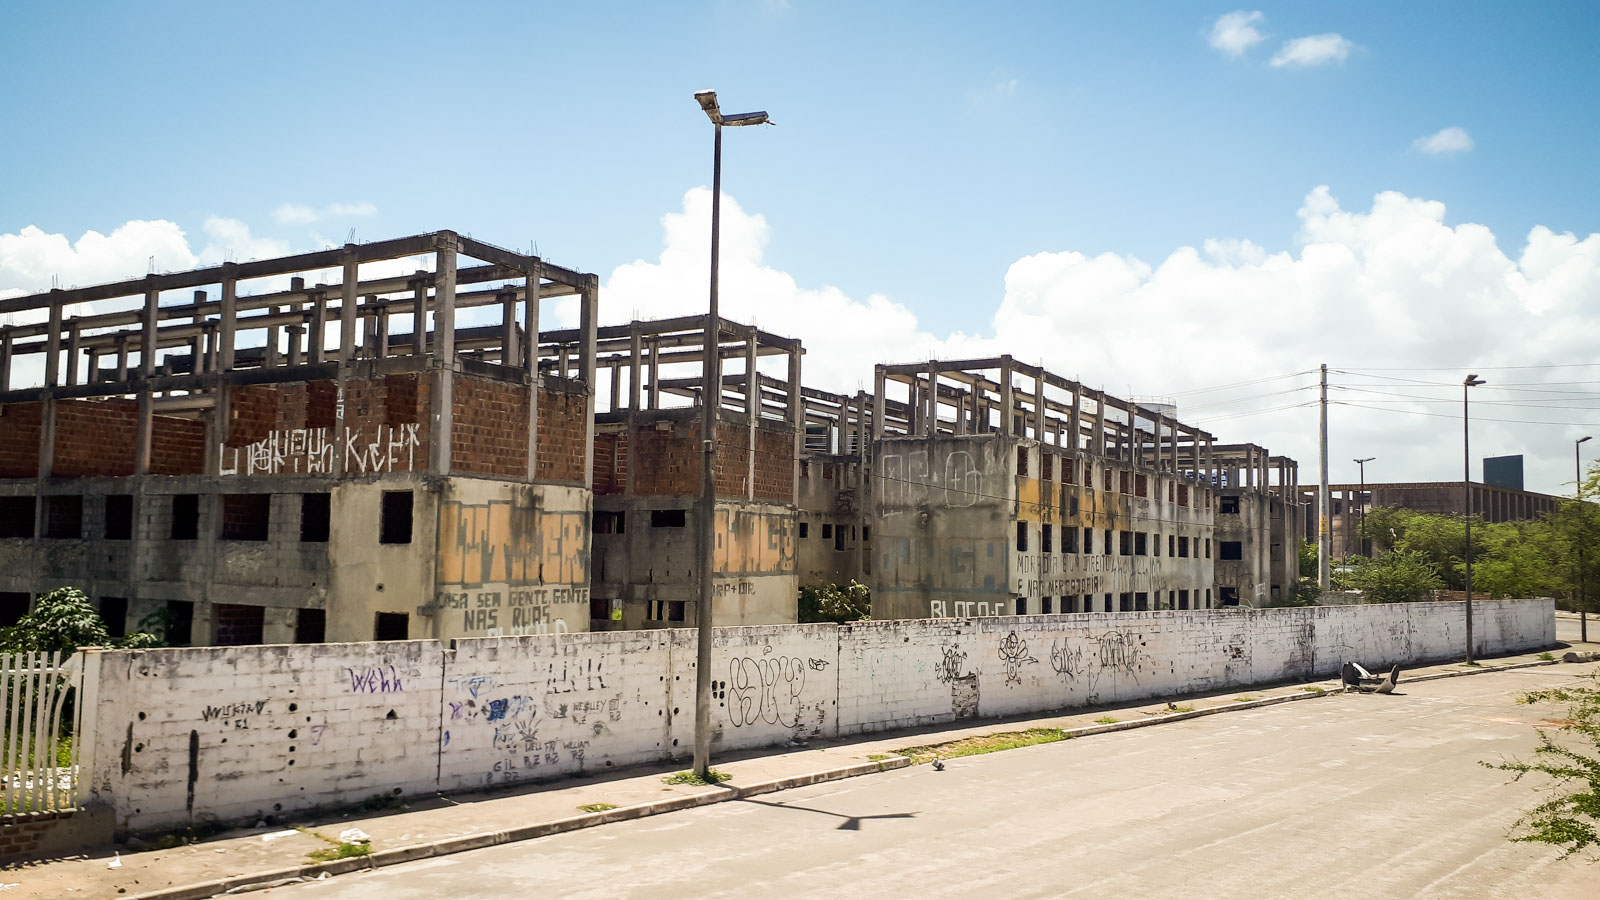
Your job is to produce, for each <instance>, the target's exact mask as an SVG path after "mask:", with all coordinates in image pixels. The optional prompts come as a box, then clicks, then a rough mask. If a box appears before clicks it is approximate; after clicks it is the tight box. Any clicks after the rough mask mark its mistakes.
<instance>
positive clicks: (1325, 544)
mask: <svg viewBox="0 0 1600 900" xmlns="http://www.w3.org/2000/svg"><path fill="white" fill-rule="evenodd" d="M1321 431H1322V437H1321V447H1322V460H1321V464H1320V466H1319V468H1320V470H1321V478H1320V480H1319V482H1318V485H1317V588H1318V589H1319V590H1322V591H1327V590H1328V589H1329V584H1328V579H1329V575H1330V566H1331V564H1332V557H1333V534H1332V532H1330V531H1329V530H1328V509H1329V502H1328V364H1327V363H1323V364H1322V428H1321Z"/></svg>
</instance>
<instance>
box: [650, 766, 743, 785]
mask: <svg viewBox="0 0 1600 900" xmlns="http://www.w3.org/2000/svg"><path fill="white" fill-rule="evenodd" d="M731 778H733V776H732V775H729V774H728V773H727V772H719V771H718V770H716V769H712V770H711V781H714V782H717V783H721V782H724V781H728V780H729V779H731ZM661 780H662V781H664V782H666V783H667V784H709V783H710V782H707V781H706V780H705V779H704V778H701V777H700V776H699V775H698V774H696V773H695V772H693V771H691V770H689V769H685V770H683V771H682V772H673V773H672V774H671V775H668V776H667V777H665V778H663V779H661Z"/></svg>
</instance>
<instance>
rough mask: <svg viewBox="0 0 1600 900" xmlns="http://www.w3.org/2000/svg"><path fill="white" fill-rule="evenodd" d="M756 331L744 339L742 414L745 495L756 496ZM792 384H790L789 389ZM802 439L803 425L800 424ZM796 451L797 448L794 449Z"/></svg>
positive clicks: (758, 407) (758, 378)
mask: <svg viewBox="0 0 1600 900" xmlns="http://www.w3.org/2000/svg"><path fill="white" fill-rule="evenodd" d="M757 340H758V338H757V332H756V329H755V327H754V326H752V327H751V328H750V334H749V336H748V337H746V338H745V341H744V414H745V417H746V418H748V419H749V420H750V421H749V423H748V427H747V433H746V436H745V443H746V445H747V446H746V447H745V464H746V467H745V481H744V486H745V497H746V498H747V499H750V500H754V499H755V498H756V422H757V421H758V420H759V419H760V418H761V376H760V375H758V374H757V373H756V342H757ZM792 388H793V385H791V390H792ZM800 430H801V432H802V433H801V439H802V440H804V438H805V435H804V432H805V427H804V423H802V426H801V429H800ZM796 452H798V450H797V451H796Z"/></svg>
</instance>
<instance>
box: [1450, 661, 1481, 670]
mask: <svg viewBox="0 0 1600 900" xmlns="http://www.w3.org/2000/svg"><path fill="white" fill-rule="evenodd" d="M1456 665H1458V666H1471V667H1472V668H1474V669H1481V668H1483V665H1482V664H1481V663H1475V662H1461V663H1456Z"/></svg>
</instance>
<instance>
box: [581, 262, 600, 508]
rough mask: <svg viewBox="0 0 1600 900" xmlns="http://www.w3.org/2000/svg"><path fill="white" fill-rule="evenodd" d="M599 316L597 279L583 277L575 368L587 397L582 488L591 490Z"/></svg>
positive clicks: (592, 482) (598, 278)
mask: <svg viewBox="0 0 1600 900" xmlns="http://www.w3.org/2000/svg"><path fill="white" fill-rule="evenodd" d="M599 315H600V277H599V276H598V275H588V276H585V277H584V286H583V294H582V301H581V306H580V309H579V312H578V332H579V335H580V338H579V340H581V341H582V342H583V343H582V346H580V347H579V348H578V368H579V370H580V372H581V375H582V378H583V382H584V393H585V394H586V395H587V396H588V398H589V402H588V409H587V411H586V412H585V413H584V423H583V425H584V428H583V486H584V487H586V488H589V489H590V490H593V489H594V357H595V332H596V330H597V328H598V326H597V323H596V319H597V318H598V317H599Z"/></svg>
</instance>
